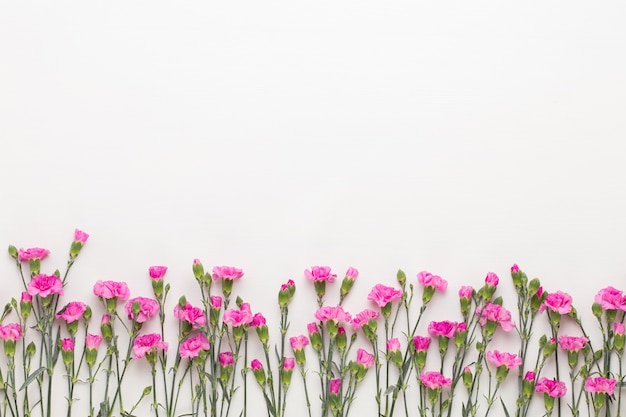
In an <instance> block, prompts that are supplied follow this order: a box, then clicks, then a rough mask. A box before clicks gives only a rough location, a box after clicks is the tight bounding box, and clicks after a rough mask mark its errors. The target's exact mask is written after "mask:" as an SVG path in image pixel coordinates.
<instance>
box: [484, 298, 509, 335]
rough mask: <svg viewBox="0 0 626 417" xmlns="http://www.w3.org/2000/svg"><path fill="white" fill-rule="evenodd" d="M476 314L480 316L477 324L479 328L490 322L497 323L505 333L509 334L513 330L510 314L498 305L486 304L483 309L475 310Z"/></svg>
mask: <svg viewBox="0 0 626 417" xmlns="http://www.w3.org/2000/svg"><path fill="white" fill-rule="evenodd" d="M476 314H478V315H480V319H479V320H478V322H479V323H480V325H481V326H484V325H485V324H487V321H490V322H495V323H498V324H499V325H500V327H501V328H502V330H504V331H505V332H510V331H511V330H513V329H514V328H515V325H514V324H513V322H512V321H511V312H510V311H508V310H506V309H505V308H504V307H502V306H500V305H498V304H494V303H488V304H487V305H486V306H485V307H484V308H477V309H476Z"/></svg>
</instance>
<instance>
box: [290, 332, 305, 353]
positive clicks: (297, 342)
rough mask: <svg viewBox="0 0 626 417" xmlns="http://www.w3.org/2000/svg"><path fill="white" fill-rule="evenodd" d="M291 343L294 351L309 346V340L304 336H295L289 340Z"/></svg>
mask: <svg viewBox="0 0 626 417" xmlns="http://www.w3.org/2000/svg"><path fill="white" fill-rule="evenodd" d="M289 343H290V344H291V348H292V349H293V350H302V349H304V348H305V347H306V346H307V345H308V344H309V338H308V337H306V336H304V335H300V336H294V337H290V338H289Z"/></svg>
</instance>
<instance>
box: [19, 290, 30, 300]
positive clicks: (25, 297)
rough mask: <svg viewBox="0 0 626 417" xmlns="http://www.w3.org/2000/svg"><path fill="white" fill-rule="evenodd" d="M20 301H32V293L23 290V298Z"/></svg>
mask: <svg viewBox="0 0 626 417" xmlns="http://www.w3.org/2000/svg"><path fill="white" fill-rule="evenodd" d="M20 301H21V302H23V303H32V302H33V296H32V295H30V294H29V293H28V292H27V291H22V299H21V300H20Z"/></svg>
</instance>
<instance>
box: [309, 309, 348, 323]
mask: <svg viewBox="0 0 626 417" xmlns="http://www.w3.org/2000/svg"><path fill="white" fill-rule="evenodd" d="M315 318H316V319H317V320H319V321H324V322H325V321H328V320H332V321H334V322H335V323H338V322H343V321H345V322H350V320H351V319H352V317H351V316H350V313H348V312H346V311H344V309H343V308H342V307H341V306H336V307H330V306H326V307H320V308H319V309H318V310H317V311H316V312H315Z"/></svg>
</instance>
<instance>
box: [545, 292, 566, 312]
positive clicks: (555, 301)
mask: <svg viewBox="0 0 626 417" xmlns="http://www.w3.org/2000/svg"><path fill="white" fill-rule="evenodd" d="M546 308H548V309H550V311H554V312H555V313H559V314H568V313H570V312H571V311H572V296H571V295H569V294H567V293H564V292H562V291H557V292H553V293H550V294H548V295H547V297H546V300H545V301H544V302H543V304H541V306H540V307H539V312H540V313H541V312H543V311H544V310H545V309H546Z"/></svg>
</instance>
